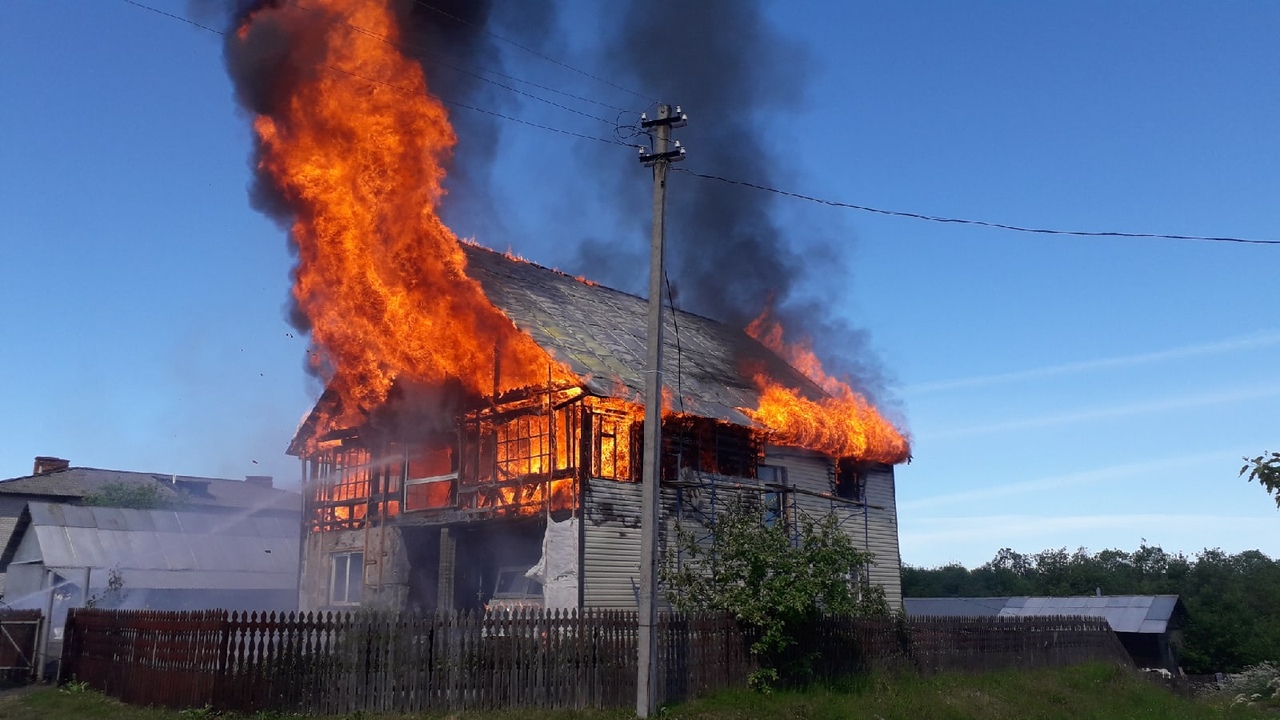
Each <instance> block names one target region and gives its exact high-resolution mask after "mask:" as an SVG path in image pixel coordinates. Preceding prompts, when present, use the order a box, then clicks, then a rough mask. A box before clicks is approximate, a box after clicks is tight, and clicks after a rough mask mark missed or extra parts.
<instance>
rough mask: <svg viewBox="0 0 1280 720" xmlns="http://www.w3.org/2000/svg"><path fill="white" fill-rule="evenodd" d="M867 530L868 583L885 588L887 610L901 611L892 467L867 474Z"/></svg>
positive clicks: (900, 578) (900, 577)
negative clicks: (871, 560)
mask: <svg viewBox="0 0 1280 720" xmlns="http://www.w3.org/2000/svg"><path fill="white" fill-rule="evenodd" d="M867 505H869V506H879V507H882V508H884V509H883V510H881V509H877V507H868V508H867V519H868V523H867V527H868V534H869V535H870V537H871V551H872V552H874V553H875V554H876V564H875V565H874V566H873V567H872V568H871V581H872V582H874V583H876V584H878V585H881V586H883V587H884V592H885V595H886V596H887V597H888V598H889V607H891V608H893V609H895V610H897V609H899V608H901V607H902V555H901V553H900V551H899V550H898V500H897V490H896V488H895V487H894V478H893V466H892V465H877V466H874V467H873V468H871V469H870V470H869V471H868V472H867Z"/></svg>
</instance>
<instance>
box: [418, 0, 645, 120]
mask: <svg viewBox="0 0 1280 720" xmlns="http://www.w3.org/2000/svg"><path fill="white" fill-rule="evenodd" d="M414 2H416V3H417V4H419V5H421V6H422V7H424V8H426V9H428V10H430V11H432V12H435V13H439V14H440V15H443V16H444V17H447V18H449V19H450V20H453V21H454V22H459V23H462V24H463V25H470V26H471V27H473V28H476V29H477V30H479V31H480V32H483V33H484V34H486V35H488V36H489V37H492V38H494V39H495V40H499V41H501V42H504V43H507V44H508V45H510V46H512V47H514V48H516V49H518V50H523V51H524V52H527V53H529V54H530V55H533V56H534V57H537V58H541V59H542V60H545V61H547V62H549V63H551V64H553V65H559V66H560V67H562V68H564V69H566V70H571V71H573V72H575V73H578V74H579V75H581V76H583V77H586V78H590V79H591V80H595V81H596V82H598V83H601V84H604V85H608V86H609V87H611V88H614V89H615V90H621V91H622V92H625V93H629V94H631V95H634V96H636V97H638V98H640V99H641V100H644V101H646V102H649V103H656V102H658V101H657V100H655V99H653V97H651V96H649V95H647V94H645V93H641V92H636V91H635V90H632V89H630V88H627V87H623V86H622V85H619V84H617V83H615V82H612V81H610V80H607V79H605V78H602V77H599V76H597V75H593V74H591V73H589V72H587V71H586V70H580V69H578V68H576V67H574V66H572V65H570V64H568V63H566V62H563V61H561V60H557V59H555V58H553V57H549V56H547V55H544V54H542V53H540V52H538V51H537V50H534V49H533V48H530V47H526V46H524V45H521V44H520V43H518V42H516V41H514V40H510V39H508V38H505V37H502V36H501V35H498V34H497V33H494V32H491V31H489V30H487V29H485V28H483V27H481V26H479V25H476V24H475V23H473V22H471V21H469V20H465V19H463V18H460V17H458V16H457V15H452V14H450V13H448V12H445V11H444V10H441V9H440V8H438V7H435V6H433V5H429V4H428V3H426V2H425V0H414Z"/></svg>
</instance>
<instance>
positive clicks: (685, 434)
mask: <svg viewBox="0 0 1280 720" xmlns="http://www.w3.org/2000/svg"><path fill="white" fill-rule="evenodd" d="M662 440H663V442H662V445H663V453H662V476H663V477H664V478H666V479H669V480H674V479H676V478H677V477H678V476H679V470H681V469H685V468H687V469H689V470H693V471H695V472H699V473H707V474H711V475H728V476H731V477H740V478H753V477H755V476H756V464H757V463H758V462H759V459H760V443H759V441H758V440H757V439H756V436H755V434H754V433H753V432H752V431H751V430H750V429H748V428H745V427H741V426H739V425H730V424H729V423H724V422H719V421H716V420H711V419H709V418H701V417H692V416H688V415H682V416H678V417H674V418H670V419H667V420H664V421H663V423H662Z"/></svg>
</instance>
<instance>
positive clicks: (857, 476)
mask: <svg viewBox="0 0 1280 720" xmlns="http://www.w3.org/2000/svg"><path fill="white" fill-rule="evenodd" d="M835 495H836V497H838V498H841V499H843V500H853V501H855V502H864V501H866V499H867V477H866V467H865V466H864V465H863V464H862V463H859V462H857V461H856V460H853V459H852V458H843V459H841V460H840V461H839V462H837V463H836V479H835Z"/></svg>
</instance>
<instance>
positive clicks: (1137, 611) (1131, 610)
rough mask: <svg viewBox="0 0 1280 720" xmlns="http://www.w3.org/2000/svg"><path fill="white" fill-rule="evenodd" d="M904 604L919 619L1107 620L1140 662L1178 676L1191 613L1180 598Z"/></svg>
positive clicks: (947, 600)
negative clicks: (1179, 660)
mask: <svg viewBox="0 0 1280 720" xmlns="http://www.w3.org/2000/svg"><path fill="white" fill-rule="evenodd" d="M902 602H903V606H904V607H905V609H906V612H907V614H908V615H916V616H934V617H1048V616H1053V615H1065V616H1084V617H1102V618H1106V620H1107V623H1108V624H1110V625H1111V629H1112V630H1113V631H1114V632H1115V633H1116V637H1118V638H1119V639H1120V643H1121V644H1122V645H1124V649H1125V650H1126V651H1128V653H1129V656H1130V657H1131V658H1133V662H1134V664H1136V665H1137V666H1138V667H1144V668H1164V669H1166V670H1168V671H1169V672H1172V673H1177V672H1178V650H1179V648H1180V647H1181V646H1182V626H1183V624H1184V623H1185V622H1186V618H1187V609H1186V607H1185V606H1184V605H1183V604H1182V601H1181V600H1179V599H1178V596H1177V595H1092V596H1079V597H1006V598H999V597H996V598H990V597H988V598H905V599H904V600H903V601H902Z"/></svg>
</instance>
